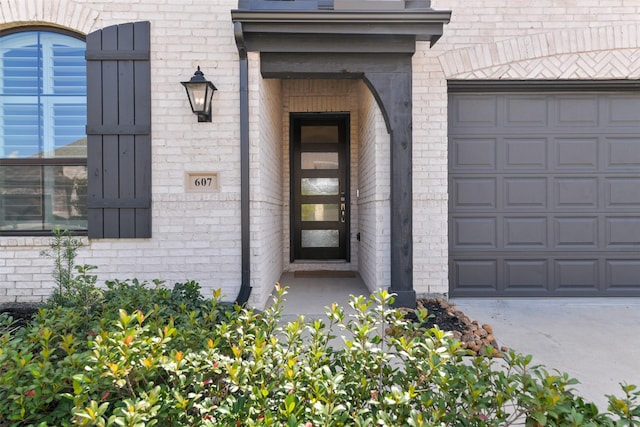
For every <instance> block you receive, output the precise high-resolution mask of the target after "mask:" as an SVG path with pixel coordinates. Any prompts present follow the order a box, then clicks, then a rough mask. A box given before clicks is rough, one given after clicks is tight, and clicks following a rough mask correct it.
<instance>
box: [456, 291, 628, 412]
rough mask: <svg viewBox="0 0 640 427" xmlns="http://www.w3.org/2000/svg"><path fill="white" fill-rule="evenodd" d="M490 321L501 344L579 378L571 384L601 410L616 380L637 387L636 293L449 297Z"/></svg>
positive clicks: (616, 388) (472, 314)
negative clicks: (618, 295) (624, 295)
mask: <svg viewBox="0 0 640 427" xmlns="http://www.w3.org/2000/svg"><path fill="white" fill-rule="evenodd" d="M451 302H453V303H455V304H456V305H457V306H458V307H459V308H460V309H461V310H462V311H463V312H464V313H465V314H466V315H467V316H469V317H470V318H471V319H474V320H477V321H478V322H480V323H481V324H482V323H489V324H490V325H492V326H493V329H494V335H495V336H496V339H497V341H498V343H499V345H500V346H503V345H505V346H508V347H510V348H512V349H514V350H515V351H516V352H519V353H523V354H531V355H532V356H533V362H534V364H540V365H544V366H546V367H547V368H548V370H549V371H552V370H553V369H557V370H559V371H561V372H566V373H568V374H569V375H570V376H572V377H574V378H576V379H577V380H579V381H580V384H578V385H577V386H576V387H575V388H576V390H577V391H578V392H579V394H580V395H582V396H583V397H584V398H585V399H586V400H589V401H592V402H594V403H596V404H597V405H598V407H599V408H600V409H601V410H606V408H607V399H606V397H605V395H607V394H615V395H618V396H621V395H622V393H621V391H620V387H619V383H621V382H626V383H630V384H636V385H638V386H639V387H640V298H607V299H604V298H554V299H529V298H526V299H467V298H458V299H452V300H451Z"/></svg>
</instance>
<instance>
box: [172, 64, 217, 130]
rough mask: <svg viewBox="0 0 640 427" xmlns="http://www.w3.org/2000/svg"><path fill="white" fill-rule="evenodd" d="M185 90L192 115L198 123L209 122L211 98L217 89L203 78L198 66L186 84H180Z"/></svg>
mask: <svg viewBox="0 0 640 427" xmlns="http://www.w3.org/2000/svg"><path fill="white" fill-rule="evenodd" d="M180 83H181V84H182V86H184V88H185V89H186V90H187V96H188V97H189V104H191V110H192V111H193V114H195V115H197V116H198V121H199V122H210V121H211V98H213V92H215V91H216V90H217V89H216V87H215V86H214V85H213V83H211V82H210V81H209V80H207V79H205V78H204V73H203V72H202V71H200V66H199V65H198V69H197V70H196V72H195V73H194V74H193V77H191V80H189V81H188V82H180Z"/></svg>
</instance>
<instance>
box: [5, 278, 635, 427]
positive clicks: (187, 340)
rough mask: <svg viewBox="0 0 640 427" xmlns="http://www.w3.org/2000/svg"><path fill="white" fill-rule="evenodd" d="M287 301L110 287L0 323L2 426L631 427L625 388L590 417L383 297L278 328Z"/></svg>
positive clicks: (576, 400)
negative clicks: (235, 301) (94, 296)
mask: <svg viewBox="0 0 640 427" xmlns="http://www.w3.org/2000/svg"><path fill="white" fill-rule="evenodd" d="M284 295H285V291H284V290H283V289H280V288H278V290H277V293H276V296H275V298H274V304H273V305H272V307H271V308H269V309H267V310H266V311H264V312H258V311H255V310H252V309H245V308H240V307H237V306H235V307H231V306H229V305H226V304H223V303H221V302H220V293H219V292H217V293H215V294H214V295H213V298H211V299H204V298H202V297H201V296H200V289H199V286H198V284H197V283H195V282H187V283H182V284H176V285H175V286H174V287H173V289H167V288H164V287H162V286H160V283H159V282H155V283H154V286H150V285H149V284H148V283H145V282H138V281H136V280H133V281H122V282H120V281H114V282H110V283H109V284H108V286H107V289H105V290H104V292H103V293H102V294H101V298H100V300H99V301H100V302H99V304H93V305H92V309H91V311H90V315H89V316H86V312H85V311H84V307H85V304H84V303H80V304H79V307H75V308H74V307H68V306H64V305H60V306H47V307H45V308H43V309H42V310H40V312H39V313H38V315H37V316H36V318H35V319H34V320H33V321H32V322H31V323H30V324H29V325H28V326H27V327H25V328H20V329H18V330H16V329H15V328H12V327H10V319H6V318H0V333H1V334H2V337H1V338H0V426H3V427H4V426H16V427H18V426H28V425H34V426H40V427H44V426H71V425H80V426H116V425H117V426H141V427H142V426H153V425H163V426H187V425H188V426H305V427H306V426H505V425H512V424H514V423H518V422H519V423H523V422H524V423H526V425H527V426H622V425H639V424H638V423H639V420H640V409H639V406H638V397H639V396H638V394H639V393H638V392H637V391H636V389H635V387H634V386H624V387H623V392H624V397H622V398H615V397H610V403H611V406H610V411H611V412H610V413H600V412H599V411H598V409H597V408H596V406H595V405H593V404H591V403H588V402H584V400H583V399H582V398H580V397H579V396H577V395H576V394H575V393H574V392H573V391H572V386H573V385H574V384H575V380H574V379H572V378H569V377H568V376H567V375H566V374H560V373H553V374H550V373H548V372H547V371H546V370H545V369H544V368H543V367H536V366H532V364H531V362H532V360H531V357H530V356H522V355H518V354H515V353H513V352H512V353H510V354H508V355H506V357H505V359H499V358H493V357H491V356H492V352H491V349H489V356H488V357H469V356H468V355H467V353H466V351H465V350H463V349H461V346H460V343H459V342H458V341H456V340H454V339H453V338H452V337H451V335H450V334H449V333H448V332H444V331H441V330H439V329H438V328H433V329H429V330H420V329H419V328H418V327H417V326H416V325H417V323H416V324H413V323H409V322H407V321H406V320H405V319H404V318H403V316H402V315H401V314H400V313H398V312H397V311H395V310H393V309H390V308H389V307H390V304H391V302H392V296H391V295H389V294H388V293H386V292H384V291H382V292H379V293H377V294H375V295H373V296H371V298H368V299H366V298H364V297H357V298H353V299H352V301H351V302H350V306H351V307H352V311H353V312H354V313H355V314H353V315H350V316H347V315H345V311H344V309H343V308H342V307H339V306H337V305H333V306H331V307H328V312H327V317H326V319H325V320H317V319H309V320H307V319H304V318H302V317H301V318H299V319H298V320H296V321H294V322H289V323H286V324H284V323H283V322H282V321H281V312H282V303H283V298H284ZM427 315H428V313H426V312H424V311H422V312H420V313H418V316H419V317H420V318H421V319H419V320H422V319H424V317H426V316H427ZM388 330H394V331H402V333H400V334H392V335H389V334H388V333H387V331H388ZM338 335H339V336H340V338H337V336H338ZM634 423H635V424H634Z"/></svg>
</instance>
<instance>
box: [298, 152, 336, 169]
mask: <svg viewBox="0 0 640 427" xmlns="http://www.w3.org/2000/svg"><path fill="white" fill-rule="evenodd" d="M338 166H339V162H338V153H302V169H338Z"/></svg>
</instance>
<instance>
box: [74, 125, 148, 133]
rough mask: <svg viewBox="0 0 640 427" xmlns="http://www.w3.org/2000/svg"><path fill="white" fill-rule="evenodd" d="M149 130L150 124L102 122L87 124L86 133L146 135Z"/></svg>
mask: <svg viewBox="0 0 640 427" xmlns="http://www.w3.org/2000/svg"><path fill="white" fill-rule="evenodd" d="M150 132H151V124H143V125H126V124H122V125H121V124H103V125H87V135H122V134H127V135H148V134H149V133H150Z"/></svg>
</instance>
